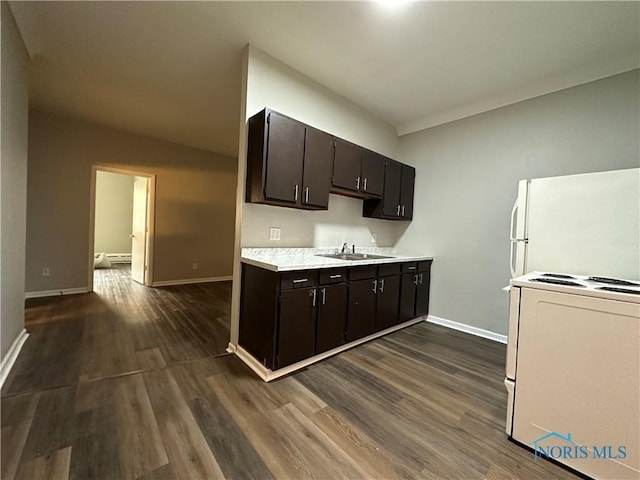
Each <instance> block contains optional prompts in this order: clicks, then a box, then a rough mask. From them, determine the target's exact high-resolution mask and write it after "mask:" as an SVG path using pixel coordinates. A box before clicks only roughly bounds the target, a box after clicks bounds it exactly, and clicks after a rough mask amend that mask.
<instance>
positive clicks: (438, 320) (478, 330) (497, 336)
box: [426, 315, 507, 343]
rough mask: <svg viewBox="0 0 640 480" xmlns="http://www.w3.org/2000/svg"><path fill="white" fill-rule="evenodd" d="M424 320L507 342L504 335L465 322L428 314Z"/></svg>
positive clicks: (477, 335) (495, 340) (496, 340)
mask: <svg viewBox="0 0 640 480" xmlns="http://www.w3.org/2000/svg"><path fill="white" fill-rule="evenodd" d="M426 321H427V322H430V323H435V324H436V325H441V326H443V327H447V328H451V329H453V330H458V331H460V332H464V333H469V334H471V335H475V336H476V337H482V338H486V339H489V340H493V341H494V342H499V343H507V336H506V335H502V334H501V333H496V332H492V331H490V330H484V329H483V328H478V327H474V326H472V325H467V324H465V323H459V322H454V321H453V320H447V319H446V318H440V317H436V316H434V315H429V316H428V317H427V318H426Z"/></svg>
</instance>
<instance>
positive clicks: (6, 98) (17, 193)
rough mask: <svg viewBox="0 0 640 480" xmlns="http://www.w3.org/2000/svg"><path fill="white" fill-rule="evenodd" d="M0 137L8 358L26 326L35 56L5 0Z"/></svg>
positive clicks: (1, 299)
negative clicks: (30, 120) (30, 95)
mask: <svg viewBox="0 0 640 480" xmlns="http://www.w3.org/2000/svg"><path fill="white" fill-rule="evenodd" d="M1 8H2V12H1V14H0V25H1V27H0V28H1V30H2V52H1V56H2V66H1V71H2V84H1V91H2V99H1V100H0V104H1V109H2V134H1V137H0V144H1V153H0V158H1V162H0V183H1V189H0V192H1V193H0V195H1V198H0V247H1V248H0V252H1V254H0V277H1V285H0V290H1V293H0V330H2V342H1V347H0V354H1V356H2V359H4V358H5V355H6V354H7V352H8V351H9V349H10V348H11V345H12V343H13V342H14V340H15V339H16V337H18V335H19V334H20V332H21V330H22V329H23V328H24V291H25V273H24V265H25V235H26V216H27V213H26V209H27V203H26V202H27V199H26V195H27V145H28V90H29V88H28V66H29V57H28V54H27V50H26V48H25V46H24V43H23V41H22V38H21V37H20V33H19V32H18V28H17V26H16V23H15V20H14V19H13V15H12V14H11V11H10V9H9V6H8V3H7V2H2V7H1Z"/></svg>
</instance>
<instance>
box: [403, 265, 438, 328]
mask: <svg viewBox="0 0 640 480" xmlns="http://www.w3.org/2000/svg"><path fill="white" fill-rule="evenodd" d="M402 271H403V273H402V278H401V283H400V320H399V321H400V322H401V323H402V322H406V321H408V320H411V319H412V318H416V317H421V316H423V315H428V314H429V284H430V282H431V260H426V261H423V262H413V263H408V264H405V265H403V267H402Z"/></svg>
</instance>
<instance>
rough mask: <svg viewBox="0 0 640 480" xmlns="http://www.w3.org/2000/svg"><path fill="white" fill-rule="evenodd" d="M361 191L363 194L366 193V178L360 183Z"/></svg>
mask: <svg viewBox="0 0 640 480" xmlns="http://www.w3.org/2000/svg"><path fill="white" fill-rule="evenodd" d="M362 190H364V191H365V192H366V191H367V179H366V178H365V179H364V181H363V182H362Z"/></svg>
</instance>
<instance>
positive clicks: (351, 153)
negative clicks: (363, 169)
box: [332, 138, 362, 192]
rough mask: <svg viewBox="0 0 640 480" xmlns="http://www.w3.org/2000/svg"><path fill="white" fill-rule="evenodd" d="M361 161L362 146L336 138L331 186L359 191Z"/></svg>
mask: <svg viewBox="0 0 640 480" xmlns="http://www.w3.org/2000/svg"><path fill="white" fill-rule="evenodd" d="M361 162H362V148H360V147H358V146H357V145H354V144H352V143H349V142H346V141H344V140H340V139H339V138H336V139H335V151H334V158H333V179H332V184H333V186H334V187H339V188H344V189H347V190H353V191H355V192H357V191H359V190H360V182H361V178H360V164H361Z"/></svg>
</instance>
